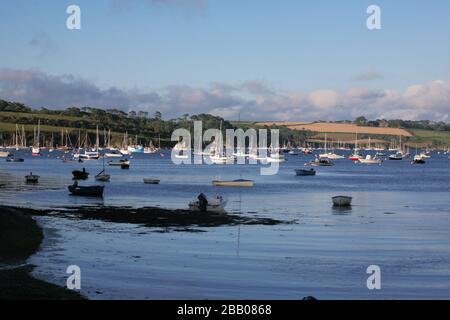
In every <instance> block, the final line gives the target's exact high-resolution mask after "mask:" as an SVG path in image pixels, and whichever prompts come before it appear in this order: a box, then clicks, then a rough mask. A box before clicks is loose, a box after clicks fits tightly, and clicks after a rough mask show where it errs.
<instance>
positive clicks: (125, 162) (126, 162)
mask: <svg viewBox="0 0 450 320" xmlns="http://www.w3.org/2000/svg"><path fill="white" fill-rule="evenodd" d="M108 165H109V166H112V167H122V166H124V165H128V167H129V166H130V160H128V159H122V160H119V161H108Z"/></svg>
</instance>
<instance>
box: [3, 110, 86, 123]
mask: <svg viewBox="0 0 450 320" xmlns="http://www.w3.org/2000/svg"><path fill="white" fill-rule="evenodd" d="M0 117H1V118H6V117H12V118H25V119H36V121H37V120H38V119H50V120H66V121H81V120H84V119H83V118H79V117H70V116H63V115H57V114H43V113H26V112H11V111H2V112H1V113H0Z"/></svg>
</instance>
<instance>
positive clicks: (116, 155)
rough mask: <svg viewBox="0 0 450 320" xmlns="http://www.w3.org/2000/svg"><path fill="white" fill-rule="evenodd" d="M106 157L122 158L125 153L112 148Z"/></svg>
mask: <svg viewBox="0 0 450 320" xmlns="http://www.w3.org/2000/svg"><path fill="white" fill-rule="evenodd" d="M105 157H106V158H122V157H123V154H121V153H120V152H119V151H116V150H110V151H109V152H106V153H105Z"/></svg>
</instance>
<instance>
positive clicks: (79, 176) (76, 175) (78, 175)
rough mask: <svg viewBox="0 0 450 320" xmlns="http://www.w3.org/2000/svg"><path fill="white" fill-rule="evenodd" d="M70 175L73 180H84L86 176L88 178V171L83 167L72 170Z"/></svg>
mask: <svg viewBox="0 0 450 320" xmlns="http://www.w3.org/2000/svg"><path fill="white" fill-rule="evenodd" d="M72 175H73V179H74V180H86V179H87V178H89V172H87V171H86V169H85V168H83V170H82V171H79V170H74V171H72Z"/></svg>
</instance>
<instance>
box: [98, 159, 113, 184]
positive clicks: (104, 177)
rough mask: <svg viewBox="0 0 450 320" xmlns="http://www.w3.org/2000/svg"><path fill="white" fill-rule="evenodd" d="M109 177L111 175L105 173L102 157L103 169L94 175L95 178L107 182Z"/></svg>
mask: <svg viewBox="0 0 450 320" xmlns="http://www.w3.org/2000/svg"><path fill="white" fill-rule="evenodd" d="M110 179H111V176H110V175H109V174H106V170H105V157H103V170H102V171H100V172H99V173H98V174H97V175H96V176H95V180H97V181H102V182H108V181H109V180H110Z"/></svg>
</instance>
